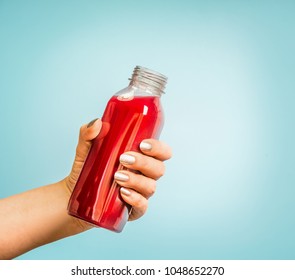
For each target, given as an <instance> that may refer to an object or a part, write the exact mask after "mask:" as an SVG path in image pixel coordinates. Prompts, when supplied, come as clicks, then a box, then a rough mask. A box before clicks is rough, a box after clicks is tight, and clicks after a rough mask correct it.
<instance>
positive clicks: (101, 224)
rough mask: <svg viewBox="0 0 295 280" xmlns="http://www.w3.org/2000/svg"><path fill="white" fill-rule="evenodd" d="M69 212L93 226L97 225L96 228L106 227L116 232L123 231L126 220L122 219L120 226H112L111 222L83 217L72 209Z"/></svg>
mask: <svg viewBox="0 0 295 280" xmlns="http://www.w3.org/2000/svg"><path fill="white" fill-rule="evenodd" d="M68 214H69V215H70V216H72V217H75V218H77V219H80V220H82V221H84V222H86V223H87V224H89V225H91V226H93V227H96V228H104V229H107V230H109V231H112V232H116V233H120V232H122V230H123V228H124V226H125V224H126V222H127V221H126V222H123V221H121V223H120V225H118V226H111V225H109V224H106V223H103V222H98V221H94V220H91V219H87V218H85V217H82V216H80V215H78V214H77V213H73V212H71V211H68Z"/></svg>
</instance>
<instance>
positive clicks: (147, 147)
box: [139, 141, 152, 151]
mask: <svg viewBox="0 0 295 280" xmlns="http://www.w3.org/2000/svg"><path fill="white" fill-rule="evenodd" d="M139 147H140V149H141V150H143V151H149V150H151V149H152V145H151V144H150V143H148V142H144V141H143V142H141V143H140V145H139Z"/></svg>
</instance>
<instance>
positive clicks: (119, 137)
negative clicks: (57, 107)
mask: <svg viewBox="0 0 295 280" xmlns="http://www.w3.org/2000/svg"><path fill="white" fill-rule="evenodd" d="M166 82H167V78H166V77H165V76H164V75H162V74H160V73H158V72H155V71H152V70H149V69H147V68H144V67H140V66H136V67H135V68H134V72H133V75H132V78H131V79H130V83H129V86H128V87H126V88H125V89H123V90H121V91H119V92H118V93H116V94H115V95H114V96H112V97H111V99H110V100H109V102H108V104H107V107H106V109H105V111H104V114H103V117H102V123H103V125H102V130H101V132H100V134H99V135H98V136H97V137H96V138H95V139H94V140H93V144H92V147H91V149H90V151H89V154H88V156H87V159H86V161H85V163H84V166H83V168H82V171H81V174H80V176H79V178H78V180H77V183H76V186H75V188H74V190H73V193H72V195H71V198H70V201H69V204H68V213H69V214H70V215H72V216H75V217H77V218H79V219H83V220H85V221H87V222H89V223H91V224H93V225H95V226H98V227H103V228H106V229H109V230H112V231H115V232H121V231H122V230H123V228H124V225H125V224H126V222H127V220H128V217H129V213H130V211H131V207H130V205H128V204H127V203H125V202H124V201H123V199H122V198H121V195H120V186H118V185H117V183H116V182H115V181H114V173H115V172H116V171H118V170H120V169H124V167H123V166H122V165H121V164H120V163H119V157H120V155H121V154H123V153H124V152H125V151H130V150H132V151H140V150H139V144H140V142H141V141H142V140H144V139H147V138H158V137H159V136H160V132H161V130H162V127H163V123H164V116H163V109H162V106H161V102H160V97H161V95H162V94H163V91H164V88H165V85H166Z"/></svg>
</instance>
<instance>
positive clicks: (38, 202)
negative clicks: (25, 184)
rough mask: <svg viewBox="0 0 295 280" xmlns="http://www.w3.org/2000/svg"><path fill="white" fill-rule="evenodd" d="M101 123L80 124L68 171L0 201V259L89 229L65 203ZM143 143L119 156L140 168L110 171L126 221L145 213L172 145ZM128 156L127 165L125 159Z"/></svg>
mask: <svg viewBox="0 0 295 280" xmlns="http://www.w3.org/2000/svg"><path fill="white" fill-rule="evenodd" d="M101 126H102V124H101V121H100V120H99V119H98V120H95V121H93V122H91V123H89V124H88V125H83V126H82V127H81V129H80V135H79V141H78V145H77V148H76V156H75V160H74V163H73V167H72V170H71V173H70V174H69V176H67V177H66V178H64V179H63V180H61V181H59V182H57V183H54V184H50V185H46V186H42V187H39V188H35V189H31V190H29V191H26V192H23V193H20V194H16V195H13V196H10V197H7V198H4V199H1V200H0V217H1V222H0V223H1V225H0V259H12V258H15V257H17V256H19V255H21V254H23V253H25V252H27V251H30V250H32V249H34V248H36V247H39V246H42V245H45V244H47V243H50V242H54V241H56V240H58V239H61V238H65V237H68V236H71V235H75V234H78V233H81V232H83V231H85V230H88V229H90V228H91V226H90V225H89V224H87V223H86V222H84V221H82V220H79V219H76V218H74V217H72V216H69V215H68V214H67V204H68V200H69V198H70V195H71V192H72V190H73V188H74V186H75V184H76V181H77V179H78V177H79V174H80V172H81V169H82V166H83V164H84V161H85V159H86V157H87V154H88V151H89V149H90V147H91V144H92V142H91V140H93V139H94V138H95V137H96V136H97V135H98V134H99V132H100V129H101ZM143 142H144V144H143V145H141V147H142V148H141V151H142V153H136V152H132V151H129V152H126V153H124V156H122V157H121V158H120V159H121V163H122V164H123V165H124V166H126V167H127V168H130V169H132V170H137V171H140V174H136V173H133V172H131V171H128V170H124V171H120V173H119V174H118V173H116V174H115V180H116V181H117V183H118V184H119V185H120V186H121V189H120V191H121V195H122V198H123V199H124V200H125V201H126V202H127V203H128V204H130V205H131V206H132V212H131V215H130V217H129V220H130V221H133V220H136V219H138V218H140V217H141V216H142V215H144V213H145V212H146V210H147V208H148V198H149V197H151V196H152V195H153V194H154V193H155V190H156V180H158V179H159V178H160V177H162V176H163V175H164V173H165V165H164V161H165V160H167V159H169V158H170V157H171V149H170V147H169V146H168V145H166V144H165V143H163V142H161V141H158V140H155V139H146V140H144V141H143ZM126 155H127V157H126ZM128 156H129V157H128ZM130 156H131V159H132V163H131V164H130V161H129V163H128V162H126V158H127V159H128V158H129V159H130ZM132 157H133V158H132ZM123 160H125V161H123ZM122 174H123V176H122Z"/></svg>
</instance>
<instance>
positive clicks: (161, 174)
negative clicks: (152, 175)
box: [157, 163, 166, 178]
mask: <svg viewBox="0 0 295 280" xmlns="http://www.w3.org/2000/svg"><path fill="white" fill-rule="evenodd" d="M165 171H166V167H165V165H164V164H163V163H162V164H161V165H160V166H159V168H158V172H157V175H158V178H161V177H162V176H164V174H165Z"/></svg>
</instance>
